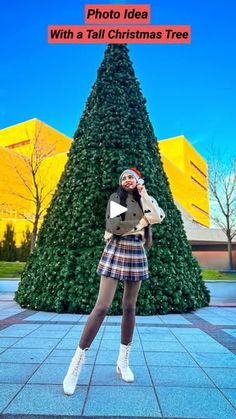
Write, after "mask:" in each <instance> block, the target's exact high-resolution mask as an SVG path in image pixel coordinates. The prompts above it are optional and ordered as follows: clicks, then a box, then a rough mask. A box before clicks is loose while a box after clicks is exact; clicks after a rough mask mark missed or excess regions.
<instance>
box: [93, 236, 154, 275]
mask: <svg viewBox="0 0 236 419" xmlns="http://www.w3.org/2000/svg"><path fill="white" fill-rule="evenodd" d="M97 273H98V274H100V275H105V276H110V277H112V278H114V279H119V280H120V281H144V280H146V279H148V278H149V273H148V261H147V256H146V252H145V249H144V247H143V243H142V237H141V236H134V235H127V236H112V238H111V240H110V241H109V242H108V243H107V244H106V246H105V248H104V250H103V253H102V257H101V259H100V261H99V264H98V267H97Z"/></svg>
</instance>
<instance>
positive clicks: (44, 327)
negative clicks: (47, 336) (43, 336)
mask: <svg viewBox="0 0 236 419" xmlns="http://www.w3.org/2000/svg"><path fill="white" fill-rule="evenodd" d="M72 329H73V326H72V325H71V324H50V323H49V324H42V325H41V326H40V327H39V329H38V330H42V331H43V330H52V331H64V330H65V331H69V330H72Z"/></svg>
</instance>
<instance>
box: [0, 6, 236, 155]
mask: <svg viewBox="0 0 236 419" xmlns="http://www.w3.org/2000/svg"><path fill="white" fill-rule="evenodd" d="M99 3H100V4H121V3H122V4H145V3H146V4H150V5H151V24H155V25H158V24H189V25H191V27H192V42H191V44H189V45H181V44H180V45H158V44H146V45H144V44H135V45H134V44H129V45H128V47H129V50H130V58H131V60H132V62H133V66H134V69H135V72H136V76H137V77H138V79H139V81H140V83H141V87H142V91H143V94H144V96H145V97H146V99H147V109H148V112H149V116H150V119H151V122H152V125H153V127H154V130H155V134H156V136H157V137H158V138H159V139H164V138H168V137H171V136H177V135H180V134H184V135H185V136H186V138H187V139H188V140H189V141H190V143H192V144H193V146H194V147H195V148H196V149H197V151H199V152H200V153H201V154H202V155H203V157H205V158H206V157H207V154H208V150H209V144H210V143H211V142H212V141H214V143H215V144H216V145H218V146H219V147H221V148H222V149H223V150H224V149H227V150H228V151H231V152H232V153H235V146H234V143H235V140H236V135H235V133H236V130H235V123H234V119H235V109H236V106H235V97H236V83H235V74H236V54H235V39H234V36H235V35H234V27H235V21H234V16H235V15H236V13H235V12H236V2H235V1H234V0H224V1H220V0H191V1H190V0H155V1H154V0H152V1H149V2H148V1H139V0H134V1H132V0H130V1H108V0H103V1H101V2H99V1H93V0H90V1H87V2H86V1H84V0H50V1H48V0H33V1H32V0H21V1H18V0H2V1H1V17H2V22H1V32H2V42H1V60H2V65H1V70H0V129H1V128H5V127H7V126H10V125H13V124H17V123H20V122H22V121H25V120H27V119H31V118H38V119H40V120H42V121H43V122H45V123H47V124H49V125H51V126H52V127H54V128H56V129H57V130H59V131H61V132H62V133H64V134H66V135H68V136H70V137H72V136H73V134H74V132H75V130H76V128H77V126H78V124H79V120H80V116H81V114H82V112H83V109H84V106H85V101H86V99H87V97H88V95H89V93H90V91H91V87H92V85H93V83H94V82H95V80H96V75H97V69H98V67H99V65H100V63H101V61H102V59H103V55H104V51H105V49H106V44H99V45H93V44H87V45H83V44H76V45H55V44H51V45H49V44H48V42H47V26H48V25H50V24H55V25H56V24H69V25H70V24H71V25H72V24H73V25H75V24H84V5H85V4H99Z"/></svg>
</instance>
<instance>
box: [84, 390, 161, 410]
mask: <svg viewBox="0 0 236 419" xmlns="http://www.w3.org/2000/svg"><path fill="white" fill-rule="evenodd" d="M130 384H131V383H130ZM84 415H86V416H133V417H138V416H143V417H150V416H154V417H156V418H161V417H162V415H161V412H160V409H159V406H158V402H157V399H156V396H155V393H154V390H153V388H152V387H135V386H97V387H96V386H91V387H90V388H89V392H88V396H87V400H86V404H85V410H84Z"/></svg>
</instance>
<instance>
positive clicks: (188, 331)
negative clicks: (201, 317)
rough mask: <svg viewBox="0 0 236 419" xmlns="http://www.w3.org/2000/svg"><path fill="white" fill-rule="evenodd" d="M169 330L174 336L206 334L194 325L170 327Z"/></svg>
mask: <svg viewBox="0 0 236 419" xmlns="http://www.w3.org/2000/svg"><path fill="white" fill-rule="evenodd" d="M170 331H171V332H172V333H174V335H175V336H179V335H196V338H197V337H198V336H208V335H207V333H205V332H203V331H202V330H199V329H198V328H196V327H170Z"/></svg>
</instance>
